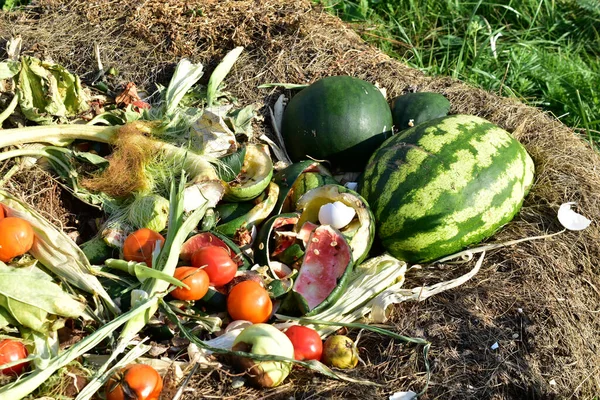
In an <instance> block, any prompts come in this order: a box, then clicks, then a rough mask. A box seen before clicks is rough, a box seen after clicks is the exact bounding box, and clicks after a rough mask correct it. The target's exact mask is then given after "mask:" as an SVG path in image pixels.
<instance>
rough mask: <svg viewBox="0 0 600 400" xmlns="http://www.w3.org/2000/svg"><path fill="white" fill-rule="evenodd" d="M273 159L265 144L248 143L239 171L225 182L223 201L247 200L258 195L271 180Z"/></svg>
mask: <svg viewBox="0 0 600 400" xmlns="http://www.w3.org/2000/svg"><path fill="white" fill-rule="evenodd" d="M272 177H273V161H272V160H271V156H270V155H269V150H268V147H267V146H263V145H256V144H248V145H246V153H245V156H244V163H243V164H242V168H241V171H240V173H239V174H238V175H237V176H236V178H235V179H234V180H233V181H231V182H226V184H225V194H224V195H223V200H225V201H232V202H235V201H248V200H252V199H254V198H255V197H258V196H259V195H260V194H261V193H262V192H263V190H265V188H266V187H267V186H268V185H269V182H271V178H272Z"/></svg>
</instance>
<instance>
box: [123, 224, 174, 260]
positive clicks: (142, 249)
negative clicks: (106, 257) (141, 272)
mask: <svg viewBox="0 0 600 400" xmlns="http://www.w3.org/2000/svg"><path fill="white" fill-rule="evenodd" d="M157 243H159V244H160V246H162V245H163V244H164V243H165V238H164V237H163V236H162V235H161V234H160V233H158V232H155V231H153V230H150V229H148V228H142V229H139V230H137V231H135V232H133V233H132V234H130V235H129V236H127V238H126V239H125V242H124V243H123V259H125V260H127V261H137V262H145V263H146V265H147V266H149V267H152V252H153V251H154V249H155V248H156V244H157Z"/></svg>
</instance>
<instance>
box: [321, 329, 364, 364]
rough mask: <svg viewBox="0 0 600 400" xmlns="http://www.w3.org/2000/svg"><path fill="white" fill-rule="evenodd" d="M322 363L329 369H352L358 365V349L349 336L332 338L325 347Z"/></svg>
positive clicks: (326, 342)
mask: <svg viewBox="0 0 600 400" xmlns="http://www.w3.org/2000/svg"><path fill="white" fill-rule="evenodd" d="M322 361H323V363H324V364H325V365H327V366H329V367H336V368H341V369H351V368H354V367H356V364H358V349H357V348H356V345H355V344H354V342H353V341H352V339H350V338H349V337H348V336H344V335H334V336H330V337H328V338H327V340H326V341H325V344H324V345H323V358H322Z"/></svg>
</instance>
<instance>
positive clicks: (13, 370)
mask: <svg viewBox="0 0 600 400" xmlns="http://www.w3.org/2000/svg"><path fill="white" fill-rule="evenodd" d="M28 354H29V353H28V352H27V349H26V348H25V345H24V344H23V343H21V342H20V341H18V340H12V339H3V340H2V341H0V365H3V364H7V363H9V362H13V361H17V360H21V359H23V358H26V357H27V355H28ZM28 364H29V362H24V363H21V364H17V365H13V366H12V367H8V368H4V369H2V370H0V374H4V375H19V374H20V373H21V372H23V370H24V369H25V367H27V365H28Z"/></svg>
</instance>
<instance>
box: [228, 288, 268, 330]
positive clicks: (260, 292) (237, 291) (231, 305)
mask: <svg viewBox="0 0 600 400" xmlns="http://www.w3.org/2000/svg"><path fill="white" fill-rule="evenodd" d="M271 311H273V303H272V302H271V298H270V297H269V293H268V292H267V291H266V290H265V289H264V288H263V287H262V286H261V284H260V283H258V282H255V281H243V282H241V283H238V284H237V285H235V286H234V287H233V289H231V291H230V292H229V295H228V296H227V312H228V313H229V316H230V317H231V318H232V319H233V320H246V321H250V322H252V323H253V324H259V323H262V322H266V321H267V320H268V319H269V318H270V317H271Z"/></svg>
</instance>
